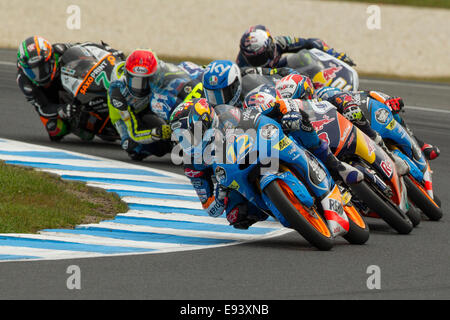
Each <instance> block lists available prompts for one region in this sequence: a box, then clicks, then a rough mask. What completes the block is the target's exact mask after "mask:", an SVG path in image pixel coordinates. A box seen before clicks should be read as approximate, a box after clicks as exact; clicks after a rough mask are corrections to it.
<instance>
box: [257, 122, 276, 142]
mask: <svg viewBox="0 0 450 320" xmlns="http://www.w3.org/2000/svg"><path fill="white" fill-rule="evenodd" d="M260 133H261V137H263V138H264V139H266V140H270V139H272V137H276V136H278V128H277V127H276V126H275V125H273V124H270V123H269V124H266V125H264V126H263V127H262V128H261V131H260Z"/></svg>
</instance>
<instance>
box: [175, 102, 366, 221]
mask: <svg viewBox="0 0 450 320" xmlns="http://www.w3.org/2000/svg"><path fill="white" fill-rule="evenodd" d="M221 107H226V105H219V106H216V107H214V108H212V107H211V106H210V105H209V103H208V101H207V100H206V99H204V98H202V99H193V100H191V101H188V102H185V103H183V104H181V105H180V106H178V107H177V108H176V109H175V110H174V112H173V114H172V116H171V120H170V124H171V128H172V130H173V133H174V137H175V139H176V140H177V141H178V142H179V143H180V145H181V147H182V149H183V151H184V152H185V153H186V154H187V155H188V156H189V157H191V161H189V162H188V163H187V162H186V161H185V164H184V167H185V168H184V173H185V175H186V176H187V177H188V178H189V179H190V180H191V183H192V185H193V187H194V189H195V190H196V192H197V195H198V197H199V199H200V201H201V203H202V206H203V208H204V209H205V210H206V211H207V212H208V214H209V215H210V216H214V217H217V216H219V215H221V214H222V213H223V212H225V213H226V218H227V220H228V222H229V223H230V225H232V226H233V227H235V228H238V229H247V228H249V227H250V226H251V225H252V224H254V223H255V222H257V221H262V220H265V219H266V218H267V214H265V213H264V212H262V211H261V210H260V209H258V208H257V207H256V206H255V205H253V204H252V203H251V202H249V201H247V200H246V199H244V197H243V196H242V195H241V194H240V193H239V192H238V191H236V190H233V189H231V190H230V189H228V188H225V187H224V186H221V185H220V184H218V183H215V178H214V175H215V172H213V170H212V166H211V163H212V162H210V161H208V159H204V158H203V157H202V158H201V159H200V161H196V160H198V155H203V154H205V150H207V149H208V148H210V150H211V148H212V149H213V148H214V147H213V145H214V144H213V142H214V141H215V134H214V132H215V131H216V130H222V131H224V130H225V129H230V128H233V127H234V128H238V127H239V124H240V122H241V121H245V116H243V119H240V118H239V117H238V118H239V119H238V118H236V116H235V115H234V114H231V113H230V112H227V113H221V112H220V111H219V110H221ZM235 110H236V111H237V109H235ZM241 111H242V112H243V113H244V112H245V113H246V114H247V115H250V116H249V118H251V115H253V116H254V117H257V116H260V115H262V114H264V115H268V116H270V117H273V118H275V119H276V120H278V121H280V123H281V125H282V127H283V128H284V129H285V130H287V131H289V132H290V133H292V135H293V136H294V137H295V139H296V140H297V141H298V142H299V143H300V144H301V145H303V146H305V147H306V148H308V149H309V150H310V151H312V152H313V153H314V154H315V155H316V156H317V157H319V159H321V160H323V161H324V163H325V165H326V166H327V167H329V168H331V169H332V175H333V173H334V177H336V176H337V177H338V178H339V179H343V180H345V181H346V182H347V183H358V182H359V181H361V180H362V179H363V176H362V173H361V172H359V171H358V170H356V169H355V168H353V167H351V166H350V165H348V164H346V163H341V162H340V161H339V160H337V159H336V158H335V157H334V155H333V154H332V153H331V152H330V151H329V148H328V145H327V144H326V142H324V141H322V140H320V139H319V138H318V136H317V133H316V132H315V130H314V128H313V127H312V125H311V123H310V122H309V119H308V116H307V115H306V114H305V113H304V112H302V110H301V109H300V108H299V107H298V105H297V104H296V103H295V101H294V100H286V101H283V100H280V101H279V102H277V103H276V104H272V105H270V106H268V107H267V108H265V110H263V106H261V107H258V108H248V109H246V110H242V109H241ZM237 112H239V111H237ZM196 126H197V127H196ZM211 129H212V130H211ZM196 130H198V131H197V132H201V137H197V136H196V133H197V132H196Z"/></svg>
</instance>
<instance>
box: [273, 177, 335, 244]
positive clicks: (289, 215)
mask: <svg viewBox="0 0 450 320" xmlns="http://www.w3.org/2000/svg"><path fill="white" fill-rule="evenodd" d="M264 193H265V194H266V195H267V196H268V197H269V199H270V201H272V203H273V204H274V205H275V207H276V208H277V209H278V211H279V212H281V213H282V214H283V216H284V217H285V218H286V220H287V221H288V222H289V224H290V225H291V228H293V229H295V230H296V231H297V232H298V233H300V235H302V236H303V238H305V239H306V240H307V241H308V242H309V243H311V244H312V245H313V246H315V247H316V248H318V249H319V250H323V251H328V250H331V248H333V245H334V240H333V236H332V234H331V232H330V230H329V229H328V225H327V223H326V221H325V219H324V218H322V217H321V215H320V214H318V213H317V211H316V210H315V209H314V208H311V209H309V208H307V207H304V206H303V205H302V203H301V202H300V201H299V200H298V198H297V197H296V196H295V194H294V193H293V192H292V190H291V189H290V188H289V186H288V185H287V184H286V183H285V182H284V181H282V180H279V179H277V180H274V181H272V182H270V183H269V184H268V185H267V187H266V188H264Z"/></svg>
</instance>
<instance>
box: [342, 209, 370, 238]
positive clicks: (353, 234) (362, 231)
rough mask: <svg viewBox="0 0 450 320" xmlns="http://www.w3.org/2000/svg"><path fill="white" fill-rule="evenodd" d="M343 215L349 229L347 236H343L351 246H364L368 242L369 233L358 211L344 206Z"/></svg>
mask: <svg viewBox="0 0 450 320" xmlns="http://www.w3.org/2000/svg"><path fill="white" fill-rule="evenodd" d="M344 211H345V214H346V215H347V217H348V222H349V224H350V229H349V230H348V232H347V234H345V235H344V236H343V238H344V239H345V240H347V241H348V242H349V243H351V244H364V243H366V242H367V240H369V236H370V232H369V225H368V224H367V223H366V222H365V221H364V219H363V217H361V215H360V214H359V212H358V210H356V208H355V207H354V206H353V205H351V206H344Z"/></svg>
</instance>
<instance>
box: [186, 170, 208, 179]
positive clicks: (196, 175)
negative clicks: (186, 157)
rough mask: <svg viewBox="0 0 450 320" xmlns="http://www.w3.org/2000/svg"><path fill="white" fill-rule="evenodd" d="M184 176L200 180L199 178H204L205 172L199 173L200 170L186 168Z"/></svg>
mask: <svg viewBox="0 0 450 320" xmlns="http://www.w3.org/2000/svg"><path fill="white" fill-rule="evenodd" d="M184 175H185V176H186V177H189V178H199V177H201V176H203V172H202V171H199V170H194V169H189V168H186V169H185V170H184Z"/></svg>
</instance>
